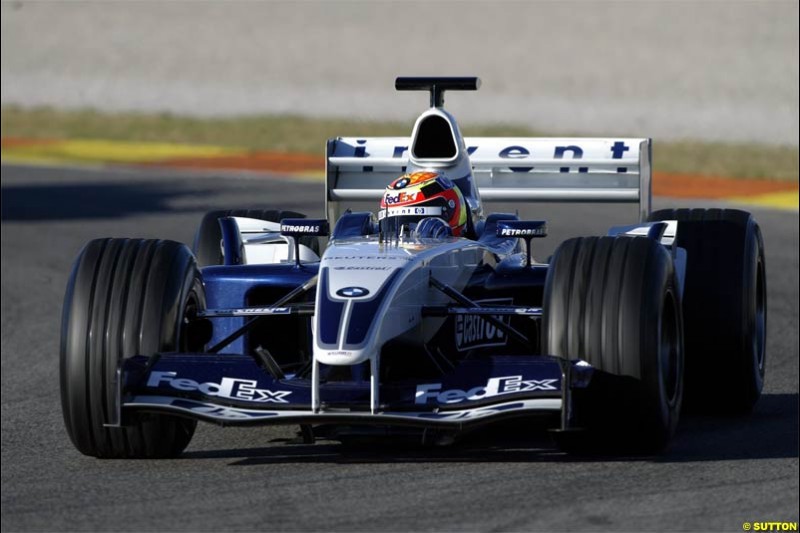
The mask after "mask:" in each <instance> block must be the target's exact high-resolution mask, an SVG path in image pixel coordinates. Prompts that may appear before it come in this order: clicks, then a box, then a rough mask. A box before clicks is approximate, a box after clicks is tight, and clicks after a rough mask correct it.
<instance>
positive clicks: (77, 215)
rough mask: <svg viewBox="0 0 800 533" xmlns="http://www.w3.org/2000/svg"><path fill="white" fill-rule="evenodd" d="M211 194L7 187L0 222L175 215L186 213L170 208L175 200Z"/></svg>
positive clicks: (161, 186)
mask: <svg viewBox="0 0 800 533" xmlns="http://www.w3.org/2000/svg"><path fill="white" fill-rule="evenodd" d="M212 192H213V191H212V190H204V189H191V188H188V187H186V186H185V185H183V186H181V185H180V184H179V183H177V182H176V183H171V182H161V183H153V182H130V181H126V182H124V183H58V184H43V185H9V186H4V187H3V188H2V220H3V221H25V222H30V221H37V220H42V221H53V220H78V219H102V218H122V217H127V216H131V215H138V214H147V213H175V212H182V211H187V209H182V208H175V207H174V206H173V205H171V202H172V201H173V200H175V199H176V198H181V197H186V196H199V197H204V196H208V195H210V194H212ZM188 211H192V212H194V211H197V209H189V210H188Z"/></svg>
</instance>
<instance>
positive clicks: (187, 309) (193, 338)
mask: <svg viewBox="0 0 800 533" xmlns="http://www.w3.org/2000/svg"><path fill="white" fill-rule="evenodd" d="M204 307H205V306H204V305H202V304H201V300H200V296H199V295H198V293H197V290H196V289H195V288H192V290H191V291H190V292H189V295H188V296H187V297H186V304H185V305H184V307H183V317H182V318H181V331H180V342H179V343H178V346H179V347H180V351H182V352H190V353H191V352H202V351H203V350H204V349H205V342H204V341H202V340H199V339H202V337H198V335H196V334H195V332H194V328H193V327H192V326H193V322H194V321H195V320H196V317H197V312H198V311H199V310H200V309H202V308H204Z"/></svg>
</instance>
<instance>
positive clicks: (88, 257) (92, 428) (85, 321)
mask: <svg viewBox="0 0 800 533" xmlns="http://www.w3.org/2000/svg"><path fill="white" fill-rule="evenodd" d="M203 308H205V293H204V291H203V284H202V282H201V279H200V273H199V271H198V269H197V265H196V262H195V259H194V256H193V255H192V253H191V252H190V251H189V249H188V248H187V247H186V246H185V245H183V244H180V243H177V242H172V241H163V240H144V239H97V240H93V241H91V242H89V243H88V244H87V245H86V246H85V247H84V249H83V250H82V251H81V253H80V255H79V256H78V258H77V260H76V261H75V264H74V267H73V269H72V274H71V275H70V278H69V282H68V284H67V291H66V296H65V298H64V308H63V315H62V323H61V368H60V374H61V406H62V410H63V414H64V423H65V425H66V428H67V432H68V433H69V436H70V438H71V439H72V442H73V444H74V445H75V447H76V448H77V449H78V450H79V451H80V452H81V453H83V454H84V455H90V456H94V457H101V458H156V457H174V456H177V455H179V454H180V453H181V452H182V451H183V450H184V449H185V448H186V446H188V444H189V441H190V440H191V438H192V435H193V434H194V430H195V426H196V422H195V421H192V420H188V419H183V418H177V417H173V416H168V415H160V414H159V415H156V414H151V415H140V416H138V417H136V418H135V419H134V420H131V421H130V424H129V425H126V426H124V427H121V428H116V427H106V426H105V424H106V423H108V422H109V421H110V420H111V419H112V415H113V412H112V410H113V409H115V408H116V390H117V385H118V384H117V368H118V366H119V365H120V364H121V362H122V361H123V360H124V359H126V358H128V357H131V356H134V355H144V356H149V355H152V354H154V353H156V352H167V351H202V349H203V344H204V342H205V340H204V339H202V338H200V337H196V336H193V335H192V334H191V332H190V331H189V328H187V327H185V324H186V320H185V319H186V318H187V317H188V315H189V314H191V313H194V312H195V311H196V310H197V309H203Z"/></svg>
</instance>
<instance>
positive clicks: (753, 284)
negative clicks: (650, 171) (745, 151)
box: [650, 209, 767, 412]
mask: <svg viewBox="0 0 800 533" xmlns="http://www.w3.org/2000/svg"><path fill="white" fill-rule="evenodd" d="M650 220H677V221H678V233H677V236H676V244H677V246H678V247H680V248H684V249H685V250H686V256H687V260H686V262H687V264H686V285H685V289H684V295H683V316H684V317H685V319H686V405H687V407H689V408H690V409H692V410H695V411H706V412H747V411H749V410H751V409H752V407H753V405H754V404H755V403H756V401H757V400H758V398H759V397H760V396H761V390H762V388H763V386H764V372H765V363H766V337H767V334H766V332H767V277H766V266H765V261H764V240H763V238H762V236H761V229H760V228H759V226H758V223H756V221H755V219H754V218H753V216H752V215H751V214H750V213H748V212H746V211H740V210H737V209H664V210H661V211H656V212H654V213H653V214H652V215H651V216H650Z"/></svg>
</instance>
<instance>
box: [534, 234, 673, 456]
mask: <svg viewBox="0 0 800 533" xmlns="http://www.w3.org/2000/svg"><path fill="white" fill-rule="evenodd" d="M543 311H544V317H543V323H542V343H543V344H542V352H543V353H545V354H548V355H556V356H560V357H563V358H565V359H570V360H575V359H582V360H584V361H586V362H587V363H589V364H590V365H592V366H593V367H594V369H595V370H594V374H593V377H592V380H591V383H590V385H589V387H588V388H585V389H581V388H575V389H573V393H572V399H573V402H572V405H571V408H572V415H573V417H574V418H573V425H574V426H575V427H576V428H579V431H576V432H575V433H564V434H561V435H560V437H559V438H557V443H558V444H559V445H560V446H561V447H562V448H563V449H565V450H566V451H570V452H580V453H582V452H603V453H605V452H611V453H618V452H619V453H651V452H658V451H660V450H662V449H663V448H664V447H665V446H666V445H667V444H668V443H669V441H670V439H671V437H672V435H673V434H674V432H675V428H676V426H677V423H678V416H679V413H680V406H681V398H682V393H683V342H682V336H683V334H682V319H681V306H680V298H679V291H678V286H677V284H676V278H675V271H674V265H673V261H672V257H671V256H670V254H669V252H668V251H667V250H666V249H665V248H664V247H663V246H661V245H660V244H659V243H658V242H656V241H654V240H652V239H648V238H643V237H585V238H576V239H570V240H567V241H565V242H564V243H562V244H561V245H560V246H559V247H558V249H557V250H556V252H555V253H554V255H553V259H552V262H551V264H550V269H549V272H548V276H547V281H546V284H545V293H544V310H543Z"/></svg>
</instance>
